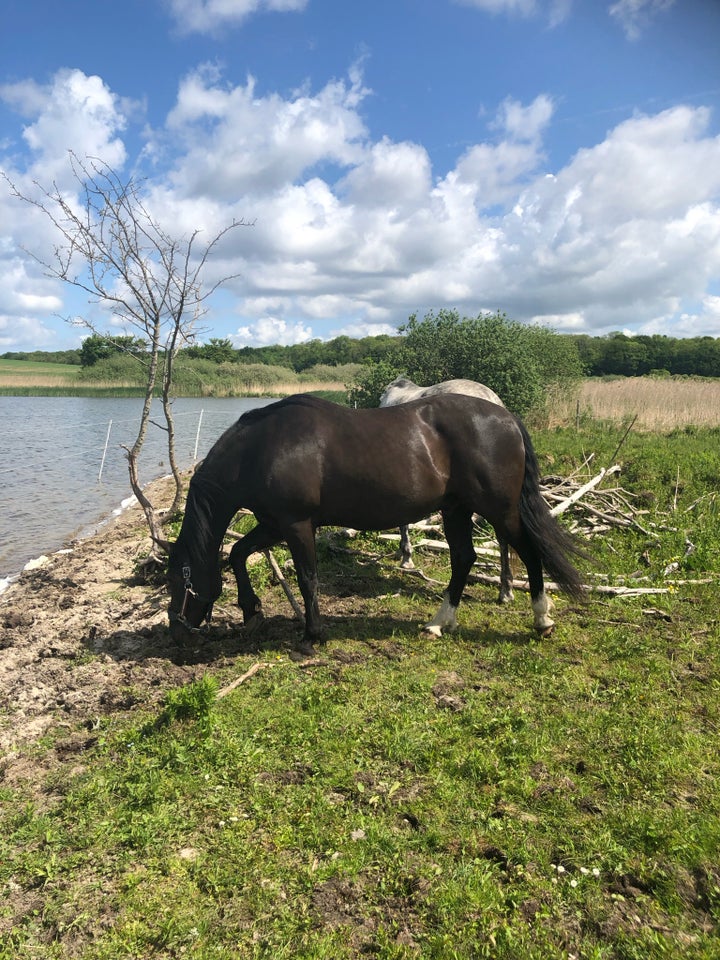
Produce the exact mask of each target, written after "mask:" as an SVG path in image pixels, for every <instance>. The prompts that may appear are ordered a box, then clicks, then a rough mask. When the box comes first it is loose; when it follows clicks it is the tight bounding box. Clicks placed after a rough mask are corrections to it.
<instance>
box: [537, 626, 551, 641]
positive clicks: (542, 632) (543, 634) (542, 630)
mask: <svg viewBox="0 0 720 960" xmlns="http://www.w3.org/2000/svg"><path fill="white" fill-rule="evenodd" d="M535 630H536V631H537V634H538V636H539V637H540V638H541V639H542V640H546V639H547V638H548V637H551V636H552V635H553V632H554V630H555V624H554V623H551V624H550V626H549V627H535Z"/></svg>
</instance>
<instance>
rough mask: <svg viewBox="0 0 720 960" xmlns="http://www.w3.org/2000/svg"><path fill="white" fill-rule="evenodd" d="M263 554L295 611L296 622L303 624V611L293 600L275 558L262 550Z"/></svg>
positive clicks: (269, 552)
mask: <svg viewBox="0 0 720 960" xmlns="http://www.w3.org/2000/svg"><path fill="white" fill-rule="evenodd" d="M263 553H264V554H265V556H266V557H267V562H268V563H269V564H270V569H271V570H272V572H273V573H274V574H275V577H276V579H277V581H278V583H279V584H280V586H281V587H282V588H283V590H284V591H285V596H286V597H287V598H288V600H289V601H290V606H291V607H292V608H293V610H294V611H295V616H296V617H297V618H298V620H299V621H300V623H305V614H304V613H303V609H302V607H301V606H300V604H299V603H298V602H297V600H296V599H295V597H294V596H293V592H292V590H291V589H290V584H289V583H288V582H287V580H286V579H285V577H284V576H283V572H282V570H281V569H280V567H279V566H278V562H277V560H276V559H275V557H274V556H273V555H272V551H270V550H264V551H263Z"/></svg>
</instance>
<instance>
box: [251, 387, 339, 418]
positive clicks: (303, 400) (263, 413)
mask: <svg viewBox="0 0 720 960" xmlns="http://www.w3.org/2000/svg"><path fill="white" fill-rule="evenodd" d="M329 402H330V401H328V400H322V399H321V398H320V397H313V396H312V394H309V393H294V394H292V396H289V397H283V399H282V400H276V401H275V403H268V404H267V405H266V406H264V407H253V409H252V410H247V411H246V412H245V413H244V414H243V415H242V416H241V417H240V419H239V420H238V421H237V422H238V425H245V424H251V423H258V422H260V421H262V420H264V419H265V418H266V417H269V416H270V415H271V414H272V413H274V411H275V410H278V409H280V407H313V408H315V409H317V408H318V407H325V406H327V405H328V403H329ZM336 406H337V404H336Z"/></svg>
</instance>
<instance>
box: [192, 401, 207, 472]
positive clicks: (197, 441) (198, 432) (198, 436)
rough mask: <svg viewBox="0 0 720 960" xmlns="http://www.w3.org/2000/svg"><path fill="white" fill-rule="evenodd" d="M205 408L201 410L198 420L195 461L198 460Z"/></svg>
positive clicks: (194, 452) (194, 451)
mask: <svg viewBox="0 0 720 960" xmlns="http://www.w3.org/2000/svg"><path fill="white" fill-rule="evenodd" d="M204 413H205V411H204V410H202V409H201V410H200V419H199V420H198V425H197V433H196V434H195V449H194V450H193V463H195V461H196V460H197V452H198V443H199V442H200V426H201V424H202V418H203V414H204Z"/></svg>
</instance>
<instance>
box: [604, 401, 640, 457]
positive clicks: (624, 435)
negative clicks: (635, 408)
mask: <svg viewBox="0 0 720 960" xmlns="http://www.w3.org/2000/svg"><path fill="white" fill-rule="evenodd" d="M637 418H638V415H637V413H636V414H635V416H634V417H633V418H632V420H631V421H630V423H629V424H628V428H627V430H626V431H625V433H624V434H623V435H622V440H621V441H620V443H619V444H618V445H617V446H616V447H615V453H613V455H612V456H611V457H610V462H611V463H612V461H613V460H614V459H615V457H616V456H617V455H618V453H619V452H620V447H622V445H623V444H624V443H625V441H626V440H627V438H628V434H629V433H630V431H631V430H632V428H633V427H634V426H635V421H636V420H637Z"/></svg>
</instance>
